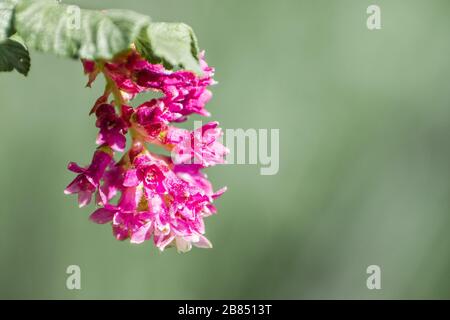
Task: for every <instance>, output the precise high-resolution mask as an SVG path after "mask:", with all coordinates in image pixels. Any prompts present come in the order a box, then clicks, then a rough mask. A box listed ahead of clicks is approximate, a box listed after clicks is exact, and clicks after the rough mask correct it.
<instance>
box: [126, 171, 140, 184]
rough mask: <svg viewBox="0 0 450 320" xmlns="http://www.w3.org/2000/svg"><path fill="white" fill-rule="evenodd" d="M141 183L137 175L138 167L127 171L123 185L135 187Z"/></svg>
mask: <svg viewBox="0 0 450 320" xmlns="http://www.w3.org/2000/svg"><path fill="white" fill-rule="evenodd" d="M138 184H139V179H138V176H137V170H136V169H130V170H127V172H125V178H124V181H123V185H124V186H125V187H135V186H137V185H138Z"/></svg>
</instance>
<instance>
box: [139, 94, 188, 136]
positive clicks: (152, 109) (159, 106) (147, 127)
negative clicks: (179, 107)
mask: <svg viewBox="0 0 450 320" xmlns="http://www.w3.org/2000/svg"><path fill="white" fill-rule="evenodd" d="M179 116H180V115H176V114H175V115H174V114H173V113H171V112H170V111H169V110H168V109H167V108H166V106H165V105H164V103H163V102H162V101H160V100H157V99H152V100H150V101H148V102H145V103H143V104H141V105H140V106H139V107H137V108H136V111H135V113H134V115H133V116H132V117H133V120H134V121H135V122H136V123H137V125H138V126H139V127H141V128H142V129H143V130H144V136H145V137H146V138H147V140H155V139H157V138H158V136H159V134H160V133H161V132H163V131H165V130H167V124H168V123H169V122H170V121H173V120H174V119H176V118H179Z"/></svg>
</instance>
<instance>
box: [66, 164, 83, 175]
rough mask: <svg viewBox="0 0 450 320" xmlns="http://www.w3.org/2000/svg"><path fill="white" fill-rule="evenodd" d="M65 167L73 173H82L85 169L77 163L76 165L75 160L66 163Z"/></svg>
mask: <svg viewBox="0 0 450 320" xmlns="http://www.w3.org/2000/svg"><path fill="white" fill-rule="evenodd" d="M67 169H69V170H70V171H72V172H75V173H82V172H85V171H86V170H85V169H83V168H81V167H80V166H79V165H77V164H76V163H75V162H70V163H69V164H68V165H67Z"/></svg>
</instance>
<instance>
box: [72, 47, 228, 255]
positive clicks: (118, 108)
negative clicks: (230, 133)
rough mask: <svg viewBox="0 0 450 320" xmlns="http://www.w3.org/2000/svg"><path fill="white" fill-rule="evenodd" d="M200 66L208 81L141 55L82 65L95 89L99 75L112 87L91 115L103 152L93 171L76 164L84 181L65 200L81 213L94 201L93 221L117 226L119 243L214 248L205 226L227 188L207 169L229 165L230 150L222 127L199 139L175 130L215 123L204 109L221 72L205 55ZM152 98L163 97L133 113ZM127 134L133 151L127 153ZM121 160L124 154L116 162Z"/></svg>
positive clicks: (209, 127) (198, 134) (206, 129)
mask: <svg viewBox="0 0 450 320" xmlns="http://www.w3.org/2000/svg"><path fill="white" fill-rule="evenodd" d="M199 59H200V64H201V67H202V70H203V74H202V75H196V74H194V73H193V72H191V71H185V70H179V71H169V70H166V69H165V68H164V67H163V66H161V65H155V64H151V63H149V62H148V61H146V60H145V59H143V58H142V57H141V56H140V55H139V54H138V53H137V52H136V51H135V50H130V51H129V52H128V53H127V54H124V55H122V56H120V57H118V58H116V59H115V60H113V61H109V62H94V61H83V65H84V69H85V73H86V74H88V76H89V82H88V86H90V85H91V84H92V82H93V81H94V80H95V78H96V77H97V75H98V74H100V73H103V74H104V76H105V78H106V82H107V84H106V88H105V92H104V94H103V95H102V96H101V97H100V98H99V99H98V100H97V101H96V103H95V105H94V107H93V109H92V111H91V113H94V114H95V115H96V117H97V121H96V126H97V127H98V129H99V133H98V136H97V140H96V143H97V145H98V148H97V150H96V151H95V153H94V156H93V158H92V161H91V164H90V165H89V166H87V167H85V168H82V167H80V166H78V165H77V164H75V163H70V164H69V166H68V169H69V170H70V171H73V172H74V173H76V174H77V177H76V178H75V180H73V181H72V182H71V183H70V184H69V185H68V186H67V188H66V190H65V193H66V194H78V203H79V205H80V207H83V206H85V205H87V204H89V203H90V202H91V200H92V198H93V197H94V198H95V201H96V203H97V205H98V206H99V208H98V209H97V210H95V212H94V213H92V215H91V217H90V219H91V220H92V221H94V222H96V223H99V224H105V223H111V224H112V229H113V234H114V236H115V237H116V239H118V240H125V239H130V241H131V242H132V243H142V242H144V241H146V240H150V239H153V242H154V244H155V245H156V246H157V247H158V248H159V249H160V250H161V251H162V250H164V249H165V248H166V247H169V246H175V247H176V248H177V250H178V251H180V252H186V251H189V250H190V249H191V247H192V245H194V246H196V247H200V248H210V247H211V243H210V242H209V240H208V239H207V238H206V237H205V236H204V234H205V225H204V221H203V218H205V217H207V216H209V215H211V214H214V213H215V212H216V208H215V207H214V205H213V201H214V200H215V199H216V198H218V197H219V196H220V195H222V194H223V193H224V192H225V190H226V188H222V189H220V190H219V191H214V190H213V187H212V185H211V183H210V182H209V181H208V179H207V178H206V175H205V174H204V173H203V172H202V169H203V168H205V167H209V166H213V165H215V164H219V163H223V162H224V156H225V155H226V154H227V153H228V150H227V149H226V148H225V147H224V146H223V145H222V144H221V143H220V142H219V139H220V137H221V135H222V131H221V129H220V128H219V127H218V123H217V122H210V123H207V124H206V125H204V126H203V127H201V128H198V129H195V130H193V131H189V130H185V129H180V128H177V127H175V126H173V123H176V122H181V121H185V120H186V119H187V117H188V116H189V115H191V114H194V113H195V114H199V115H203V116H209V115H210V114H209V112H208V111H206V109H205V104H206V103H207V102H208V101H209V100H210V99H211V92H210V91H209V90H208V89H207V87H208V86H210V85H213V84H214V83H215V82H214V80H213V78H212V77H213V74H214V69H213V68H211V67H209V66H208V65H207V64H206V62H205V61H204V59H203V53H202V54H201V55H200V57H199ZM149 90H151V91H157V92H160V93H161V94H162V97H161V98H155V99H152V100H150V101H147V102H145V103H143V104H141V105H139V106H137V107H135V108H133V107H131V106H130V105H129V102H130V101H131V100H132V99H133V98H134V97H135V96H136V95H138V94H139V93H142V92H145V91H149ZM111 95H112V97H113V99H112V101H110V96H111ZM128 132H129V133H130V136H131V143H130V147H129V149H128V150H127V151H125V149H126V145H127V139H126V137H127V133H128ZM147 143H151V144H156V145H158V146H161V147H163V148H165V149H166V150H167V151H169V152H170V153H171V155H172V156H171V157H168V156H164V155H161V154H155V153H152V152H150V151H149V150H148V149H147V147H146V144H147ZM116 153H122V154H121V157H120V159H118V160H117V161H116V160H115V154H116ZM118 195H119V196H118Z"/></svg>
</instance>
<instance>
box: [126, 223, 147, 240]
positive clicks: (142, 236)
mask: <svg viewBox="0 0 450 320" xmlns="http://www.w3.org/2000/svg"><path fill="white" fill-rule="evenodd" d="M151 227H152V223H151V222H148V223H147V224H145V225H143V226H142V227H140V228H139V229H138V230H137V231H136V232H134V233H133V234H132V235H131V239H130V242H131V243H137V244H139V243H142V242H144V241H145V240H148V239H150V229H151Z"/></svg>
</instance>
